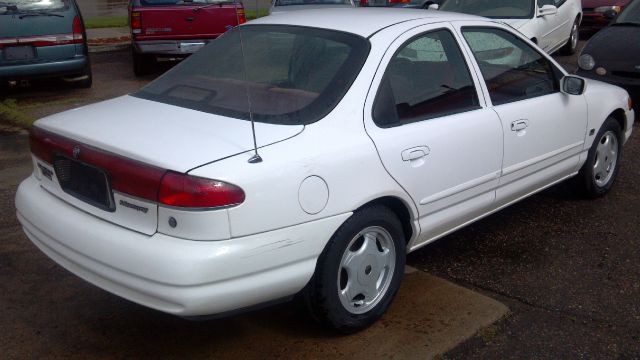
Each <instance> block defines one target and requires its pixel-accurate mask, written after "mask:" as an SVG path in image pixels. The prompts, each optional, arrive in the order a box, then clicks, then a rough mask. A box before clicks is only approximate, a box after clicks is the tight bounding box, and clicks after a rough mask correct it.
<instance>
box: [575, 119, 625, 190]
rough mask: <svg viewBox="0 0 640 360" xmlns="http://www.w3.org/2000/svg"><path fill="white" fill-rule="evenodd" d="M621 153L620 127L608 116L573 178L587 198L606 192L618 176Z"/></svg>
mask: <svg viewBox="0 0 640 360" xmlns="http://www.w3.org/2000/svg"><path fill="white" fill-rule="evenodd" d="M621 155H622V129H621V128H620V124H618V122H617V121H616V119H614V118H612V117H609V118H607V120H605V122H604V124H602V127H601V128H600V131H598V134H597V135H596V137H595V139H594V141H593V145H591V148H590V149H589V154H588V156H587V160H586V162H585V163H584V165H582V168H581V169H580V171H579V172H578V175H577V176H576V178H575V181H576V185H577V188H578V190H579V191H580V192H581V193H582V195H584V196H585V197H587V198H592V199H594V198H598V197H600V196H603V195H604V194H606V193H607V192H608V191H609V190H610V189H611V187H612V186H613V183H614V182H615V180H616V177H617V176H618V170H619V169H620V157H621Z"/></svg>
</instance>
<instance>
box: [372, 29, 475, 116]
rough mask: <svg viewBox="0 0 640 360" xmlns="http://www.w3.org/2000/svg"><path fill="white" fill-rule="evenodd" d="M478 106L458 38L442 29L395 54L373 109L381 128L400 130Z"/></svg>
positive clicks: (424, 36)
mask: <svg viewBox="0 0 640 360" xmlns="http://www.w3.org/2000/svg"><path fill="white" fill-rule="evenodd" d="M475 108H478V97H477V94H476V89H475V87H474V86H473V81H472V79H471V75H470V74H469V69H468V68H467V65H466V63H465V61H464V58H463V56H462V53H461V52H460V48H459V47H458V45H457V43H456V40H455V39H454V38H453V35H451V33H450V32H449V31H446V30H439V31H434V32H430V33H427V34H422V35H420V36H419V37H416V38H413V39H412V40H409V41H408V42H407V43H406V44H405V45H403V46H402V47H401V48H400V50H398V51H397V52H396V54H395V55H394V56H393V58H392V59H391V61H390V62H389V65H388V67H387V69H386V72H385V75H384V77H383V79H382V84H381V85H380V89H379V90H378V95H377V97H376V101H375V104H374V107H373V119H374V121H375V123H376V124H377V125H378V126H381V127H390V126H398V125H402V124H406V123H410V122H415V121H419V120H425V119H430V118H434V117H437V116H443V115H448V114H454V113H459V112H463V111H468V110H471V109H475Z"/></svg>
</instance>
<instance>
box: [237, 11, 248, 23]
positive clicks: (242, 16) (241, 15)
mask: <svg viewBox="0 0 640 360" xmlns="http://www.w3.org/2000/svg"><path fill="white" fill-rule="evenodd" d="M236 14H237V15H238V25H240V24H244V23H246V22H247V16H246V15H245V13H244V9H243V8H239V7H238V8H236Z"/></svg>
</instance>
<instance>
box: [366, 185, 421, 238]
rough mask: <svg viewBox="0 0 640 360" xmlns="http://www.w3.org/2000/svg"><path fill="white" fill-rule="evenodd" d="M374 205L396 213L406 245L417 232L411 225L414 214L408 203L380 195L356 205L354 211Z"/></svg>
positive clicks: (394, 197)
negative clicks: (358, 205)
mask: <svg viewBox="0 0 640 360" xmlns="http://www.w3.org/2000/svg"><path fill="white" fill-rule="evenodd" d="M374 205H382V206H385V207H387V208H388V209H389V210H391V211H392V212H393V213H395V214H396V216H397V217H398V219H399V220H400V223H401V224H402V230H403V231H404V236H405V242H406V244H407V245H408V244H409V243H410V242H411V240H412V239H413V238H414V237H415V236H416V235H417V234H418V233H419V230H418V229H415V228H414V225H413V224H414V221H413V220H414V215H413V211H412V210H411V208H410V205H409V204H407V203H406V202H405V201H404V200H402V199H400V198H398V197H396V196H382V197H379V198H376V199H373V200H371V201H368V202H367V203H365V204H363V205H361V206H360V207H358V208H357V209H356V210H354V212H356V211H358V210H360V209H364V208H366V207H370V206H374Z"/></svg>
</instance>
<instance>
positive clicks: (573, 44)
mask: <svg viewBox="0 0 640 360" xmlns="http://www.w3.org/2000/svg"><path fill="white" fill-rule="evenodd" d="M579 27H580V19H579V18H576V20H575V21H574V22H573V25H571V32H570V33H569V40H567V43H566V44H565V45H564V46H563V47H562V49H561V50H560V53H561V54H562V55H573V54H575V53H576V50H577V49H578V40H579V39H580V30H579Z"/></svg>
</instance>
